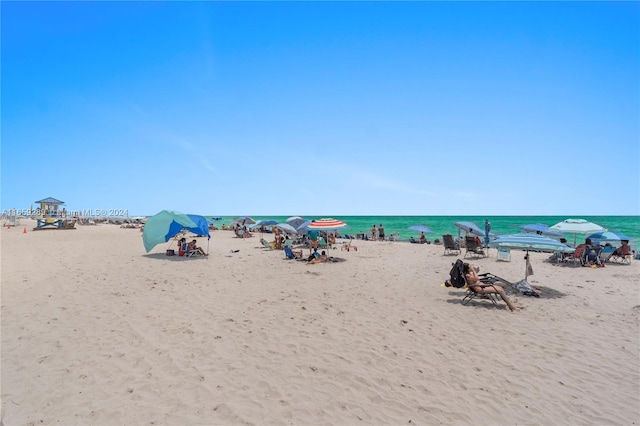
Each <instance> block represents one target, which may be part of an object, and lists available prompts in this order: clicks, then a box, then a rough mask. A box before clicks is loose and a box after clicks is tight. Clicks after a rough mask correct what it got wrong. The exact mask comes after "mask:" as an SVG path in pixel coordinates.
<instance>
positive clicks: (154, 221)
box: [142, 210, 211, 253]
mask: <svg viewBox="0 0 640 426" xmlns="http://www.w3.org/2000/svg"><path fill="white" fill-rule="evenodd" d="M183 228H186V229H187V230H188V231H190V232H193V233H194V234H196V235H206V236H207V237H208V238H211V236H210V235H209V224H208V223H207V219H205V218H204V216H198V215H194V214H184V213H180V212H177V211H173V210H162V211H161V212H160V213H158V214H156V215H154V216H151V217H150V218H149V219H147V222H146V223H145V224H144V231H143V233H142V242H143V244H144V248H145V250H146V251H147V253H149V252H150V251H151V249H153V248H154V247H155V246H156V245H158V244H162V243H166V242H167V241H169V239H170V238H171V237H174V236H175V235H177V234H178V233H179V232H180V231H182V229H183Z"/></svg>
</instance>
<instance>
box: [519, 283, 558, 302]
mask: <svg viewBox="0 0 640 426" xmlns="http://www.w3.org/2000/svg"><path fill="white" fill-rule="evenodd" d="M533 287H536V288H539V289H540V298H541V299H559V298H561V297H565V296H566V295H567V293H563V292H562V291H559V290H556V289H554V288H551V287H542V286H539V285H534V286H533ZM515 294H516V295H517V296H522V295H521V294H519V293H515ZM523 297H526V296H523Z"/></svg>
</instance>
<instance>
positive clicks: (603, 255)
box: [600, 246, 616, 264]
mask: <svg viewBox="0 0 640 426" xmlns="http://www.w3.org/2000/svg"><path fill="white" fill-rule="evenodd" d="M615 250H616V248H615V247H613V246H604V247H603V248H602V251H601V252H600V262H602V264H604V263H606V262H608V261H609V258H611V256H612V255H613V252H614V251H615Z"/></svg>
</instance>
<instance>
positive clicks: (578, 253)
mask: <svg viewBox="0 0 640 426" xmlns="http://www.w3.org/2000/svg"><path fill="white" fill-rule="evenodd" d="M564 261H565V262H567V263H570V264H571V265H572V266H575V265H578V266H582V265H584V250H583V249H582V247H576V249H575V251H574V252H573V254H571V255H570V256H569V257H567V258H565V259H564Z"/></svg>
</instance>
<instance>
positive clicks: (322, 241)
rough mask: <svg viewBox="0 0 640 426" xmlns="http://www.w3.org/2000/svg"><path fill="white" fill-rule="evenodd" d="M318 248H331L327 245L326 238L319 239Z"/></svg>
mask: <svg viewBox="0 0 640 426" xmlns="http://www.w3.org/2000/svg"><path fill="white" fill-rule="evenodd" d="M318 248H321V249H327V248H329V246H328V245H327V242H326V241H325V239H324V237H318Z"/></svg>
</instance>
